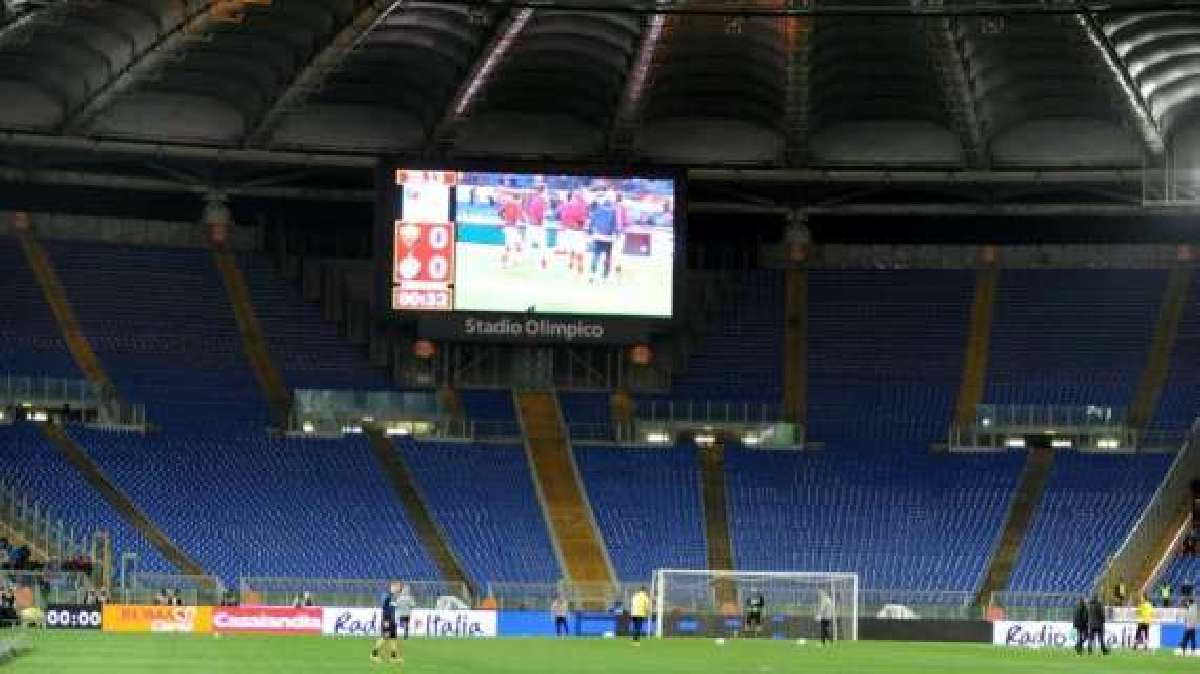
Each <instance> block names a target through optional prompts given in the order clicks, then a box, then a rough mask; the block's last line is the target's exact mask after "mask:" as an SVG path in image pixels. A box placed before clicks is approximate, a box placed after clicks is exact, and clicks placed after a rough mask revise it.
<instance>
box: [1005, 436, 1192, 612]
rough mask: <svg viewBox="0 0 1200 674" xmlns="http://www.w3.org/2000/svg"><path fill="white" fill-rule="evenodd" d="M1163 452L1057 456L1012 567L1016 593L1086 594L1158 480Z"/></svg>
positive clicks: (1166, 461) (1165, 461)
mask: <svg viewBox="0 0 1200 674" xmlns="http://www.w3.org/2000/svg"><path fill="white" fill-rule="evenodd" d="M1173 458H1174V457H1173V456H1171V455H1169V454H1148V455H1135V454H1126V455H1115V456H1114V455H1096V454H1083V453H1080V452H1059V453H1058V455H1057V456H1055V457H1054V466H1053V467H1052V468H1051V473H1050V480H1049V482H1048V483H1047V484H1046V492H1045V495H1044V497H1043V498H1042V502H1041V503H1040V504H1039V505H1038V507H1037V510H1036V512H1035V513H1034V519H1033V523H1032V524H1031V525H1030V528H1029V532H1028V533H1027V534H1026V536H1025V542H1024V544H1023V545H1022V546H1021V552H1020V555H1019V556H1018V558H1017V564H1016V566H1015V567H1014V568H1013V575H1012V581H1011V582H1010V583H1009V589H1010V590H1013V591H1018V592H1086V591H1089V590H1090V589H1091V587H1092V583H1093V582H1094V581H1095V580H1096V575H1097V574H1098V573H1099V572H1100V568H1101V566H1102V565H1103V564H1104V560H1105V559H1107V558H1108V556H1109V555H1111V554H1112V553H1113V552H1115V551H1116V549H1117V546H1119V545H1120V544H1121V541H1122V540H1123V539H1124V538H1125V535H1126V534H1128V533H1129V530H1130V528H1131V527H1132V526H1133V523H1134V521H1136V520H1137V517H1138V515H1140V514H1141V512H1142V508H1144V507H1145V506H1146V502H1147V501H1149V499H1150V496H1151V495H1153V493H1154V490H1155V489H1156V488H1157V487H1158V485H1159V483H1160V482H1161V481H1162V479H1163V476H1164V475H1165V474H1166V472H1167V467H1168V466H1169V465H1170V463H1171V461H1172V459H1173Z"/></svg>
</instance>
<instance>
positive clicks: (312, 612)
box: [212, 606, 324, 634]
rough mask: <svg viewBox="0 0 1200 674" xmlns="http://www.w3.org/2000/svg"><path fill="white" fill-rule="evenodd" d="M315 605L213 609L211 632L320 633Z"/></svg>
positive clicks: (320, 619) (317, 610)
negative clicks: (309, 606) (307, 606)
mask: <svg viewBox="0 0 1200 674" xmlns="http://www.w3.org/2000/svg"><path fill="white" fill-rule="evenodd" d="M323 617H324V614H323V612H322V611H321V609H319V608H288V607H280V606H241V607H231V608H217V609H213V621H212V625H213V631H215V632H219V633H221V634H320V633H321V627H322V618H323Z"/></svg>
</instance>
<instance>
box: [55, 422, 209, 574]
mask: <svg viewBox="0 0 1200 674" xmlns="http://www.w3.org/2000/svg"><path fill="white" fill-rule="evenodd" d="M41 429H42V433H43V434H45V436H46V438H47V439H48V440H49V441H50V442H51V444H53V445H54V446H55V447H56V448H57V449H58V450H59V451H60V452H61V453H62V455H63V457H64V458H66V460H67V462H68V463H70V464H71V465H72V466H74V467H75V469H76V470H78V471H79V473H80V475H82V476H83V477H84V478H85V479H86V480H87V481H88V483H89V484H91V485H92V487H93V488H95V489H96V491H97V492H99V493H100V495H101V496H103V497H104V500H106V501H108V503H109V504H110V505H111V506H112V507H113V509H114V510H116V511H117V513H119V514H120V515H121V517H123V518H124V519H125V520H126V521H127V522H129V524H130V525H132V526H133V527H134V528H135V529H137V530H138V532H140V533H141V534H142V536H144V537H145V539H146V540H147V541H149V542H150V544H151V545H153V546H154V548H155V549H156V550H157V551H158V552H159V554H161V555H162V556H163V558H164V559H166V560H167V561H168V562H170V563H171V564H173V565H174V566H175V568H177V569H179V571H180V572H181V573H184V574H186V575H189V576H205V575H207V574H206V573H205V571H204V569H203V568H202V567H201V566H200V564H199V563H198V562H197V561H196V560H194V559H192V557H190V556H189V555H188V554H187V553H186V552H184V551H183V550H182V549H181V548H180V547H179V546H178V545H176V544H175V543H174V542H173V541H172V540H171V539H170V538H168V537H167V535H166V534H165V533H163V530H162V529H161V528H159V526H158V525H157V524H155V523H154V521H153V520H151V519H150V518H149V517H148V516H147V515H146V514H145V513H144V512H142V511H141V509H140V508H138V507H137V505H136V504H135V503H134V502H133V499H131V498H129V496H128V495H127V494H126V493H125V492H123V491H121V489H120V488H119V487H117V486H116V484H115V483H114V482H113V481H112V480H110V479H109V478H108V475H107V474H105V473H104V471H103V470H101V469H100V466H99V464H97V463H96V462H95V461H94V460H92V457H91V456H89V455H88V453H87V452H86V451H85V450H84V449H83V447H82V446H80V445H79V444H78V443H77V442H76V441H75V440H74V439H73V438H71V437H70V436H69V435H67V433H66V432H65V431H64V430H63V429H62V428H60V427H59V426H56V425H55V424H50V423H47V424H42V425H41Z"/></svg>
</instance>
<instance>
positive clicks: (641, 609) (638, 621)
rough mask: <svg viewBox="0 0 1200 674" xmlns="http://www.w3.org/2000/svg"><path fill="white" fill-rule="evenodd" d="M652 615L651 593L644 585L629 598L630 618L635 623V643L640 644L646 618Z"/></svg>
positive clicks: (633, 628)
mask: <svg viewBox="0 0 1200 674" xmlns="http://www.w3.org/2000/svg"><path fill="white" fill-rule="evenodd" d="M648 617H650V594H649V593H648V592H646V587H645V586H642V587H641V588H639V589H638V591H637V593H636V594H634V595H633V599H630V600H629V618H630V622H632V623H633V625H632V630H633V643H634V645H638V644H639V643H640V642H641V640H642V630H644V629H645V628H646V618H648Z"/></svg>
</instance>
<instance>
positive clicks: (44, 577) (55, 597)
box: [0, 570, 93, 606]
mask: <svg viewBox="0 0 1200 674" xmlns="http://www.w3.org/2000/svg"><path fill="white" fill-rule="evenodd" d="M5 585H15V586H16V587H17V588H19V589H28V590H29V591H30V592H31V593H32V603H33V605H34V606H46V605H47V604H80V603H83V600H84V598H85V597H86V596H87V593H88V591H89V590H91V589H92V587H93V586H92V581H91V579H90V578H88V575H87V574H86V573H83V572H81V571H5V570H0V586H5Z"/></svg>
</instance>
